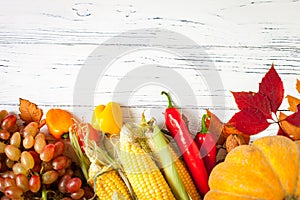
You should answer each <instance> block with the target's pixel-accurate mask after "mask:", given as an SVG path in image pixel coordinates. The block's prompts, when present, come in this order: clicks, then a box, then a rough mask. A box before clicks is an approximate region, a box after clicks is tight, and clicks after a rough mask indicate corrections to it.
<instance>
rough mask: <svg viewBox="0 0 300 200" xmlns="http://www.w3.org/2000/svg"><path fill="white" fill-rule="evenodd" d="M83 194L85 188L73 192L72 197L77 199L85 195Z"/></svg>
mask: <svg viewBox="0 0 300 200" xmlns="http://www.w3.org/2000/svg"><path fill="white" fill-rule="evenodd" d="M83 195H84V190H83V189H81V188H80V189H79V190H78V191H77V192H73V193H71V195H70V196H71V197H72V199H75V200H77V199H80V198H81V197H83Z"/></svg>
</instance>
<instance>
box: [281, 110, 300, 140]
mask: <svg viewBox="0 0 300 200" xmlns="http://www.w3.org/2000/svg"><path fill="white" fill-rule="evenodd" d="M286 118H287V115H285V114H284V113H282V112H280V113H279V122H280V127H281V128H282V129H283V131H284V132H285V133H286V134H288V135H289V136H290V137H291V138H292V139H294V140H300V128H299V127H297V126H294V125H293V124H291V123H289V122H288V121H286V120H285V119H286Z"/></svg>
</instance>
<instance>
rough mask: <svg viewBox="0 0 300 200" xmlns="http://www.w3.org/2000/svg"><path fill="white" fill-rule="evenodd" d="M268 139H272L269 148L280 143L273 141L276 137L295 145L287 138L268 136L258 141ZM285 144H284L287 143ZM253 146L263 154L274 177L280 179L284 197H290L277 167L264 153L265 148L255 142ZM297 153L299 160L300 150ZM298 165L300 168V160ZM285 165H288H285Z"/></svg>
mask: <svg viewBox="0 0 300 200" xmlns="http://www.w3.org/2000/svg"><path fill="white" fill-rule="evenodd" d="M268 137H269V138H270V140H268V142H270V143H269V146H268V147H269V148H274V147H273V146H272V143H273V142H279V141H274V140H273V139H274V138H275V137H276V138H282V139H280V140H282V141H281V142H284V141H283V140H285V142H287V141H289V143H290V142H291V144H293V143H294V142H293V141H292V140H290V139H288V138H286V137H284V136H266V137H263V138H259V139H258V140H262V141H266V138H268ZM285 142H284V143H285ZM263 143H265V142H263ZM252 145H253V146H254V147H255V148H257V149H258V150H259V151H260V152H261V153H262V154H263V157H265V159H266V161H267V162H268V163H269V165H270V167H271V170H272V172H273V173H274V175H275V176H276V177H277V178H278V179H279V183H280V185H281V188H282V190H283V192H284V197H285V198H286V197H289V196H290V195H291V194H289V192H288V191H287V190H286V188H285V186H284V183H283V182H282V180H281V178H280V174H278V173H277V171H276V170H275V168H274V167H275V166H273V164H272V161H271V159H270V158H268V157H267V154H265V153H264V151H263V146H261V145H260V143H255V141H254V142H253V144H252ZM285 145H287V144H286V143H285ZM288 148H290V146H288ZM297 153H298V159H299V148H297ZM297 164H298V166H299V160H297ZM283 165H286V163H283ZM298 169H299V167H298ZM298 173H299V172H298ZM296 178H297V179H296V183H297V180H298V176H297V177H296ZM296 186H297V185H295V189H294V191H293V194H295V191H296V188H297V187H296Z"/></svg>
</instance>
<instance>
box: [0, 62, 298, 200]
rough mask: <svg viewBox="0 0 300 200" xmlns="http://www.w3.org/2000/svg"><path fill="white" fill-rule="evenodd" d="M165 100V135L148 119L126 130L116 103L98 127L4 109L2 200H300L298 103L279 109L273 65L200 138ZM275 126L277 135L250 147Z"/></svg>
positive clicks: (204, 126) (65, 115)
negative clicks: (225, 116)
mask: <svg viewBox="0 0 300 200" xmlns="http://www.w3.org/2000/svg"><path fill="white" fill-rule="evenodd" d="M296 89H297V90H298V92H299V93H300V81H298V80H297V84H296ZM161 94H162V95H166V97H167V99H168V107H167V108H166V109H165V111H164V115H165V127H166V128H167V131H165V130H163V129H161V128H164V127H159V126H158V125H157V124H156V121H155V119H154V118H151V119H150V120H149V121H146V119H145V116H144V114H142V118H141V122H140V123H133V122H123V118H122V109H121V106H120V105H119V104H118V103H117V102H109V103H107V104H106V105H99V106H96V107H95V109H94V112H93V116H92V120H91V123H89V122H81V121H79V120H77V119H76V117H75V116H74V115H72V114H71V113H69V112H68V111H66V110H63V109H59V108H52V109H50V110H49V111H48V112H47V113H46V118H45V119H42V117H43V111H42V110H41V109H40V108H38V106H37V105H36V104H34V103H31V102H30V101H28V100H25V99H20V107H19V110H20V114H19V115H18V116H17V115H16V114H11V113H8V112H7V111H6V110H2V111H0V126H1V128H0V155H1V157H0V158H1V159H0V161H1V162H0V172H1V174H0V197H1V200H6V199H42V200H46V199H63V200H70V199H82V200H84V199H85V200H88V199H90V200H92V199H99V200H102V199H103V200H111V199H114V200H117V199H121V200H123V199H125V200H136V199H147V200H148V199H165V200H167V199H178V200H179V199H180V200H197V199H202V198H204V199H206V200H214V199H216V200H219V199H233V200H235V199H236V200H240V199H245V200H247V199H272V200H273V199H278V200H282V199H285V200H297V199H300V189H299V188H300V160H299V159H300V142H299V139H300V114H299V109H300V106H299V105H300V99H298V98H296V97H293V96H290V95H288V96H287V99H288V103H289V105H290V107H289V110H290V111H291V112H292V114H290V115H287V114H285V113H283V111H279V107H280V105H281V103H282V101H283V95H284V88H283V82H282V81H281V79H280V77H279V75H278V74H277V72H276V70H275V68H274V66H273V65H272V67H271V68H270V70H269V71H268V72H267V73H266V75H265V76H264V77H263V79H262V82H261V83H260V84H259V91H258V92H232V94H233V97H234V99H235V101H236V103H237V106H238V108H239V111H238V112H237V113H235V114H234V115H233V116H232V117H231V119H230V120H229V121H228V122H226V123H223V122H222V121H221V120H220V119H219V118H218V117H217V116H216V115H215V114H213V113H212V112H211V111H210V110H206V113H205V114H203V116H202V119H201V126H200V127H199V128H201V129H200V130H199V132H198V133H191V132H190V131H189V129H188V126H187V124H186V122H185V121H184V120H183V118H182V116H181V114H180V112H179V111H178V109H177V108H175V107H174V106H173V105H172V101H171V97H170V95H169V94H168V93H167V92H164V91H163V92H162V93H161ZM275 115H276V117H274V116H275ZM19 121H20V122H21V123H18V122H19ZM271 123H276V124H278V126H279V131H278V133H277V135H276V134H274V135H275V136H268V137H262V138H259V139H257V140H255V141H254V142H253V143H252V144H249V140H250V135H254V134H257V133H260V132H261V131H263V130H265V129H266V128H267V127H268V126H269V125H270V124H271ZM17 124H21V125H17ZM44 125H46V127H47V129H48V132H49V133H44V132H42V131H41V129H42V128H43V127H44ZM74 155H76V156H74Z"/></svg>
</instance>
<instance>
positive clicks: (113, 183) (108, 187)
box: [88, 163, 132, 200]
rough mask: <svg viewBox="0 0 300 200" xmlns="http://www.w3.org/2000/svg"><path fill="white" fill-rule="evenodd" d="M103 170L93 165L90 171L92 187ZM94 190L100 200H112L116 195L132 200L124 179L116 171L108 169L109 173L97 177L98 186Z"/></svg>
mask: <svg viewBox="0 0 300 200" xmlns="http://www.w3.org/2000/svg"><path fill="white" fill-rule="evenodd" d="M101 170H102V167H101V166H99V165H97V164H95V163H92V164H91V165H90V169H89V177H90V179H89V180H88V182H89V183H90V185H91V186H94V178H95V176H97V173H98V172H100V171H101ZM95 187H96V188H94V190H95V192H96V195H97V196H98V198H99V199H100V200H111V199H112V196H113V195H114V193H116V192H117V193H119V194H120V195H123V197H124V198H125V199H126V200H131V199H132V198H131V196H130V193H129V190H128V188H127V187H126V185H125V183H124V182H123V180H122V178H121V177H120V175H119V174H118V172H117V171H116V170H113V169H108V170H107V172H104V173H103V174H100V175H98V176H97V177H96V184H95Z"/></svg>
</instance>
